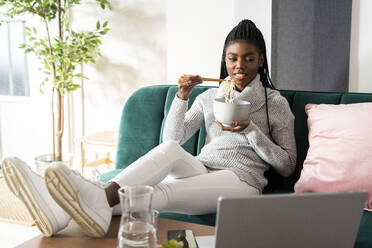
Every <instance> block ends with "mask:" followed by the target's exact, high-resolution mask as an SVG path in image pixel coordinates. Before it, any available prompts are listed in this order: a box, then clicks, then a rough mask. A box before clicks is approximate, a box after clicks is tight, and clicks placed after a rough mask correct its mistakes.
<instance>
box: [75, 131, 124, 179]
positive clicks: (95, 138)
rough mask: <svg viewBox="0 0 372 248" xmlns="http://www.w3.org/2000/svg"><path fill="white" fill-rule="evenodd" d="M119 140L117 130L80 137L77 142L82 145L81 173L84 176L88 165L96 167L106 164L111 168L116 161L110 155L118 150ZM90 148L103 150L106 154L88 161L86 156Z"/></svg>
mask: <svg viewBox="0 0 372 248" xmlns="http://www.w3.org/2000/svg"><path fill="white" fill-rule="evenodd" d="M117 140H118V133H117V132H115V131H102V132H98V133H94V134H91V135H87V136H83V137H81V138H78V139H77V142H79V145H80V156H81V175H82V176H84V167H86V166H89V167H95V166H99V165H102V164H106V165H107V166H108V168H110V167H109V166H110V164H113V163H114V161H113V160H112V159H111V157H110V153H115V152H116V146H117ZM88 149H89V150H91V151H93V152H95V153H98V152H102V153H104V154H105V156H104V157H103V158H100V159H96V160H94V161H90V162H88V161H87V158H86V152H87V151H88Z"/></svg>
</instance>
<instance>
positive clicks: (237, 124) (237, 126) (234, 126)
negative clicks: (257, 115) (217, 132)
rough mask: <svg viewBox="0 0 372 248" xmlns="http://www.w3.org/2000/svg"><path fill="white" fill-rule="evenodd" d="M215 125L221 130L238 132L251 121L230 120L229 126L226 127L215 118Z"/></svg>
mask: <svg viewBox="0 0 372 248" xmlns="http://www.w3.org/2000/svg"><path fill="white" fill-rule="evenodd" d="M216 123H217V125H218V126H219V127H220V128H221V130H222V131H230V132H240V131H243V130H244V129H246V128H247V127H248V126H249V124H250V123H251V121H250V120H246V121H230V123H229V124H230V126H231V127H226V126H224V125H222V123H221V122H219V121H217V120H216Z"/></svg>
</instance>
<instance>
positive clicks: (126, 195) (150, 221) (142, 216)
mask: <svg viewBox="0 0 372 248" xmlns="http://www.w3.org/2000/svg"><path fill="white" fill-rule="evenodd" d="M153 191H154V189H153V187H151V186H147V185H135V186H126V187H122V188H120V189H119V196H120V205H121V210H122V211H121V213H122V215H121V220H120V228H119V233H118V241H119V245H118V248H156V241H157V239H156V227H155V223H154V220H155V219H156V218H155V217H154V214H156V211H154V210H153V209H152V208H151V200H152V193H153Z"/></svg>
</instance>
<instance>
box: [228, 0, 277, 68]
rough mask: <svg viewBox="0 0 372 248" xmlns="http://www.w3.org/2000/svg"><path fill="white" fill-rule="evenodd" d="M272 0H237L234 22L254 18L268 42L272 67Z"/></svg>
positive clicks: (268, 54)
mask: <svg viewBox="0 0 372 248" xmlns="http://www.w3.org/2000/svg"><path fill="white" fill-rule="evenodd" d="M271 1H272V0H249V1H247V0H235V4H234V23H235V24H237V23H239V22H240V21H241V20H243V19H250V20H252V21H253V22H254V23H255V24H256V26H257V28H258V29H260V30H261V32H262V35H263V37H264V39H265V43H266V53H267V60H268V61H267V63H268V66H269V71H270V69H271ZM270 72H271V71H270Z"/></svg>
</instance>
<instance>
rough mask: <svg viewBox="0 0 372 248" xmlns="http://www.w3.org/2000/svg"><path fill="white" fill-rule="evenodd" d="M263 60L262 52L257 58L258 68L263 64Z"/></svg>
mask: <svg viewBox="0 0 372 248" xmlns="http://www.w3.org/2000/svg"><path fill="white" fill-rule="evenodd" d="M264 62H265V58H264V56H263V54H262V53H261V54H260V57H259V58H258V68H261V67H262V66H263V64H264Z"/></svg>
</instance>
